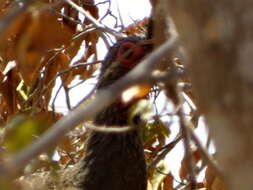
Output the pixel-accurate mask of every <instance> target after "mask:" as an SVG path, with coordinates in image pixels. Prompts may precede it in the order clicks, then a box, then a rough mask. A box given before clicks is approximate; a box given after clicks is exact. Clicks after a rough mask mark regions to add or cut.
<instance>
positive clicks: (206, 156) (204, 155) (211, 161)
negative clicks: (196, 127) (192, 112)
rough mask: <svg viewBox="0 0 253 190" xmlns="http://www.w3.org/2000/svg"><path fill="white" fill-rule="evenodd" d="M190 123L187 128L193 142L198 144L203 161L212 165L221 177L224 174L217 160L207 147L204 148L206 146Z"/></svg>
mask: <svg viewBox="0 0 253 190" xmlns="http://www.w3.org/2000/svg"><path fill="white" fill-rule="evenodd" d="M188 123H189V125H188V126H189V127H187V130H188V131H189V133H190V136H191V138H192V140H193V142H194V143H195V144H196V146H197V148H198V150H199V151H200V153H201V155H202V158H203V161H204V162H205V164H206V165H208V166H210V167H211V169H212V170H213V171H214V172H215V173H216V174H217V175H219V176H220V177H222V176H223V174H222V171H221V170H220V169H219V167H218V165H217V163H216V161H215V160H214V159H213V158H212V157H211V156H210V154H209V153H208V152H207V151H206V149H205V148H204V146H203V145H202V144H201V142H200V140H199V139H198V137H197V136H196V134H195V133H194V131H193V129H192V127H191V126H192V124H191V123H190V122H188Z"/></svg>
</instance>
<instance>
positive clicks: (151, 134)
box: [142, 119, 170, 144]
mask: <svg viewBox="0 0 253 190" xmlns="http://www.w3.org/2000/svg"><path fill="white" fill-rule="evenodd" d="M169 134H170V130H169V128H168V127H167V126H166V125H165V124H164V123H163V122H162V121H161V120H160V119H156V120H155V121H154V122H152V123H147V124H146V126H145V127H144V128H143V129H142V138H143V143H144V144H145V143H147V142H149V141H152V140H154V139H157V140H158V141H159V142H163V141H165V139H166V137H168V136H169Z"/></svg>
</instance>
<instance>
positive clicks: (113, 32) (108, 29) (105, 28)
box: [63, 0, 123, 37]
mask: <svg viewBox="0 0 253 190" xmlns="http://www.w3.org/2000/svg"><path fill="white" fill-rule="evenodd" d="M63 1H65V2H66V3H68V4H69V5H71V6H72V7H73V8H74V9H76V10H77V11H78V12H80V13H81V14H83V15H84V16H85V17H86V18H87V19H88V20H90V21H91V22H92V23H93V24H94V25H95V26H96V27H97V28H99V29H101V30H103V31H105V32H108V33H110V34H112V35H114V36H116V37H123V35H122V34H120V33H119V32H117V31H115V30H113V29H111V28H109V27H107V26H105V25H104V24H101V23H100V22H98V21H97V20H96V19H95V18H94V17H93V16H92V15H91V14H90V13H89V12H88V11H86V10H84V9H83V8H82V7H80V6H78V5H77V4H75V3H74V2H73V1H71V0H63Z"/></svg>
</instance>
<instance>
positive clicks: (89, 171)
mask: <svg viewBox="0 0 253 190" xmlns="http://www.w3.org/2000/svg"><path fill="white" fill-rule="evenodd" d="M119 104H120V103H119V102H117V103H113V104H112V105H111V106H109V107H107V108H106V109H104V110H103V111H102V112H100V113H99V114H98V116H97V117H96V119H95V121H94V123H95V124H96V125H103V126H104V125H107V126H111V125H113V126H115V125H117V126H125V125H126V124H127V121H126V117H127V115H128V110H129V107H128V106H120V105H119ZM81 164H82V166H81V167H82V168H83V173H84V177H83V179H84V181H82V184H81V189H82V190H91V189H92V190H101V189H103V190H119V189H120V190H146V186H147V173H146V162H145V157H144V152H143V145H142V141H141V138H140V134H139V131H138V130H137V129H135V130H131V131H127V132H120V133H108V132H107V133H105V132H98V131H91V132H90V135H89V137H88V139H87V145H86V155H85V158H84V159H83V161H82V163H81Z"/></svg>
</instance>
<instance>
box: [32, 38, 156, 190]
mask: <svg viewBox="0 0 253 190" xmlns="http://www.w3.org/2000/svg"><path fill="white" fill-rule="evenodd" d="M151 50H152V45H151V44H150V43H145V39H143V38H142V37H136V36H131V37H126V38H122V39H119V40H118V41H117V42H116V43H115V44H114V45H113V46H112V47H111V48H110V49H109V51H108V53H107V55H106V57H105V59H104V61H103V62H102V67H101V72H100V76H99V79H98V84H97V89H98V90H101V89H105V88H106V87H108V86H110V85H113V83H114V82H115V81H117V80H118V79H120V78H121V77H122V76H124V75H126V74H127V73H128V72H129V71H130V70H132V69H133V68H134V67H135V66H136V65H138V64H139V63H140V61H141V60H142V59H143V58H144V57H145V56H146V55H147V54H148V53H150V52H151ZM143 98H145V97H143ZM139 99H140V97H138V98H137V99H133V100H131V101H129V102H127V103H126V102H123V101H122V99H121V98H120V97H117V98H116V100H115V101H114V102H113V103H111V104H110V105H109V106H107V107H106V108H104V109H102V111H100V112H99V113H98V114H97V115H96V116H95V118H94V120H93V124H94V125H95V126H96V127H101V126H103V127H118V128H119V127H124V126H128V125H129V120H128V118H129V110H130V108H131V107H132V106H133V105H134V104H135V103H136V102H137V101H138V100H139ZM98 106H99V105H98ZM59 175H60V179H59V180H57V183H55V182H52V180H50V181H47V182H46V183H47V185H48V186H50V187H47V189H57V190H58V189H63V190H146V189H147V171H146V161H145V156H144V148H143V144H142V140H141V136H140V129H138V127H135V128H133V129H132V130H129V131H124V132H117V133H116V132H101V131H96V130H91V131H89V132H88V138H87V140H86V146H85V156H84V157H83V158H82V159H81V160H80V161H79V162H78V163H77V164H76V165H75V166H74V167H73V168H70V169H68V170H65V171H63V172H59ZM37 186H38V185H37ZM42 189H43V188H41V189H39V188H38V190H42ZM34 190H37V189H36V188H34Z"/></svg>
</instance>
